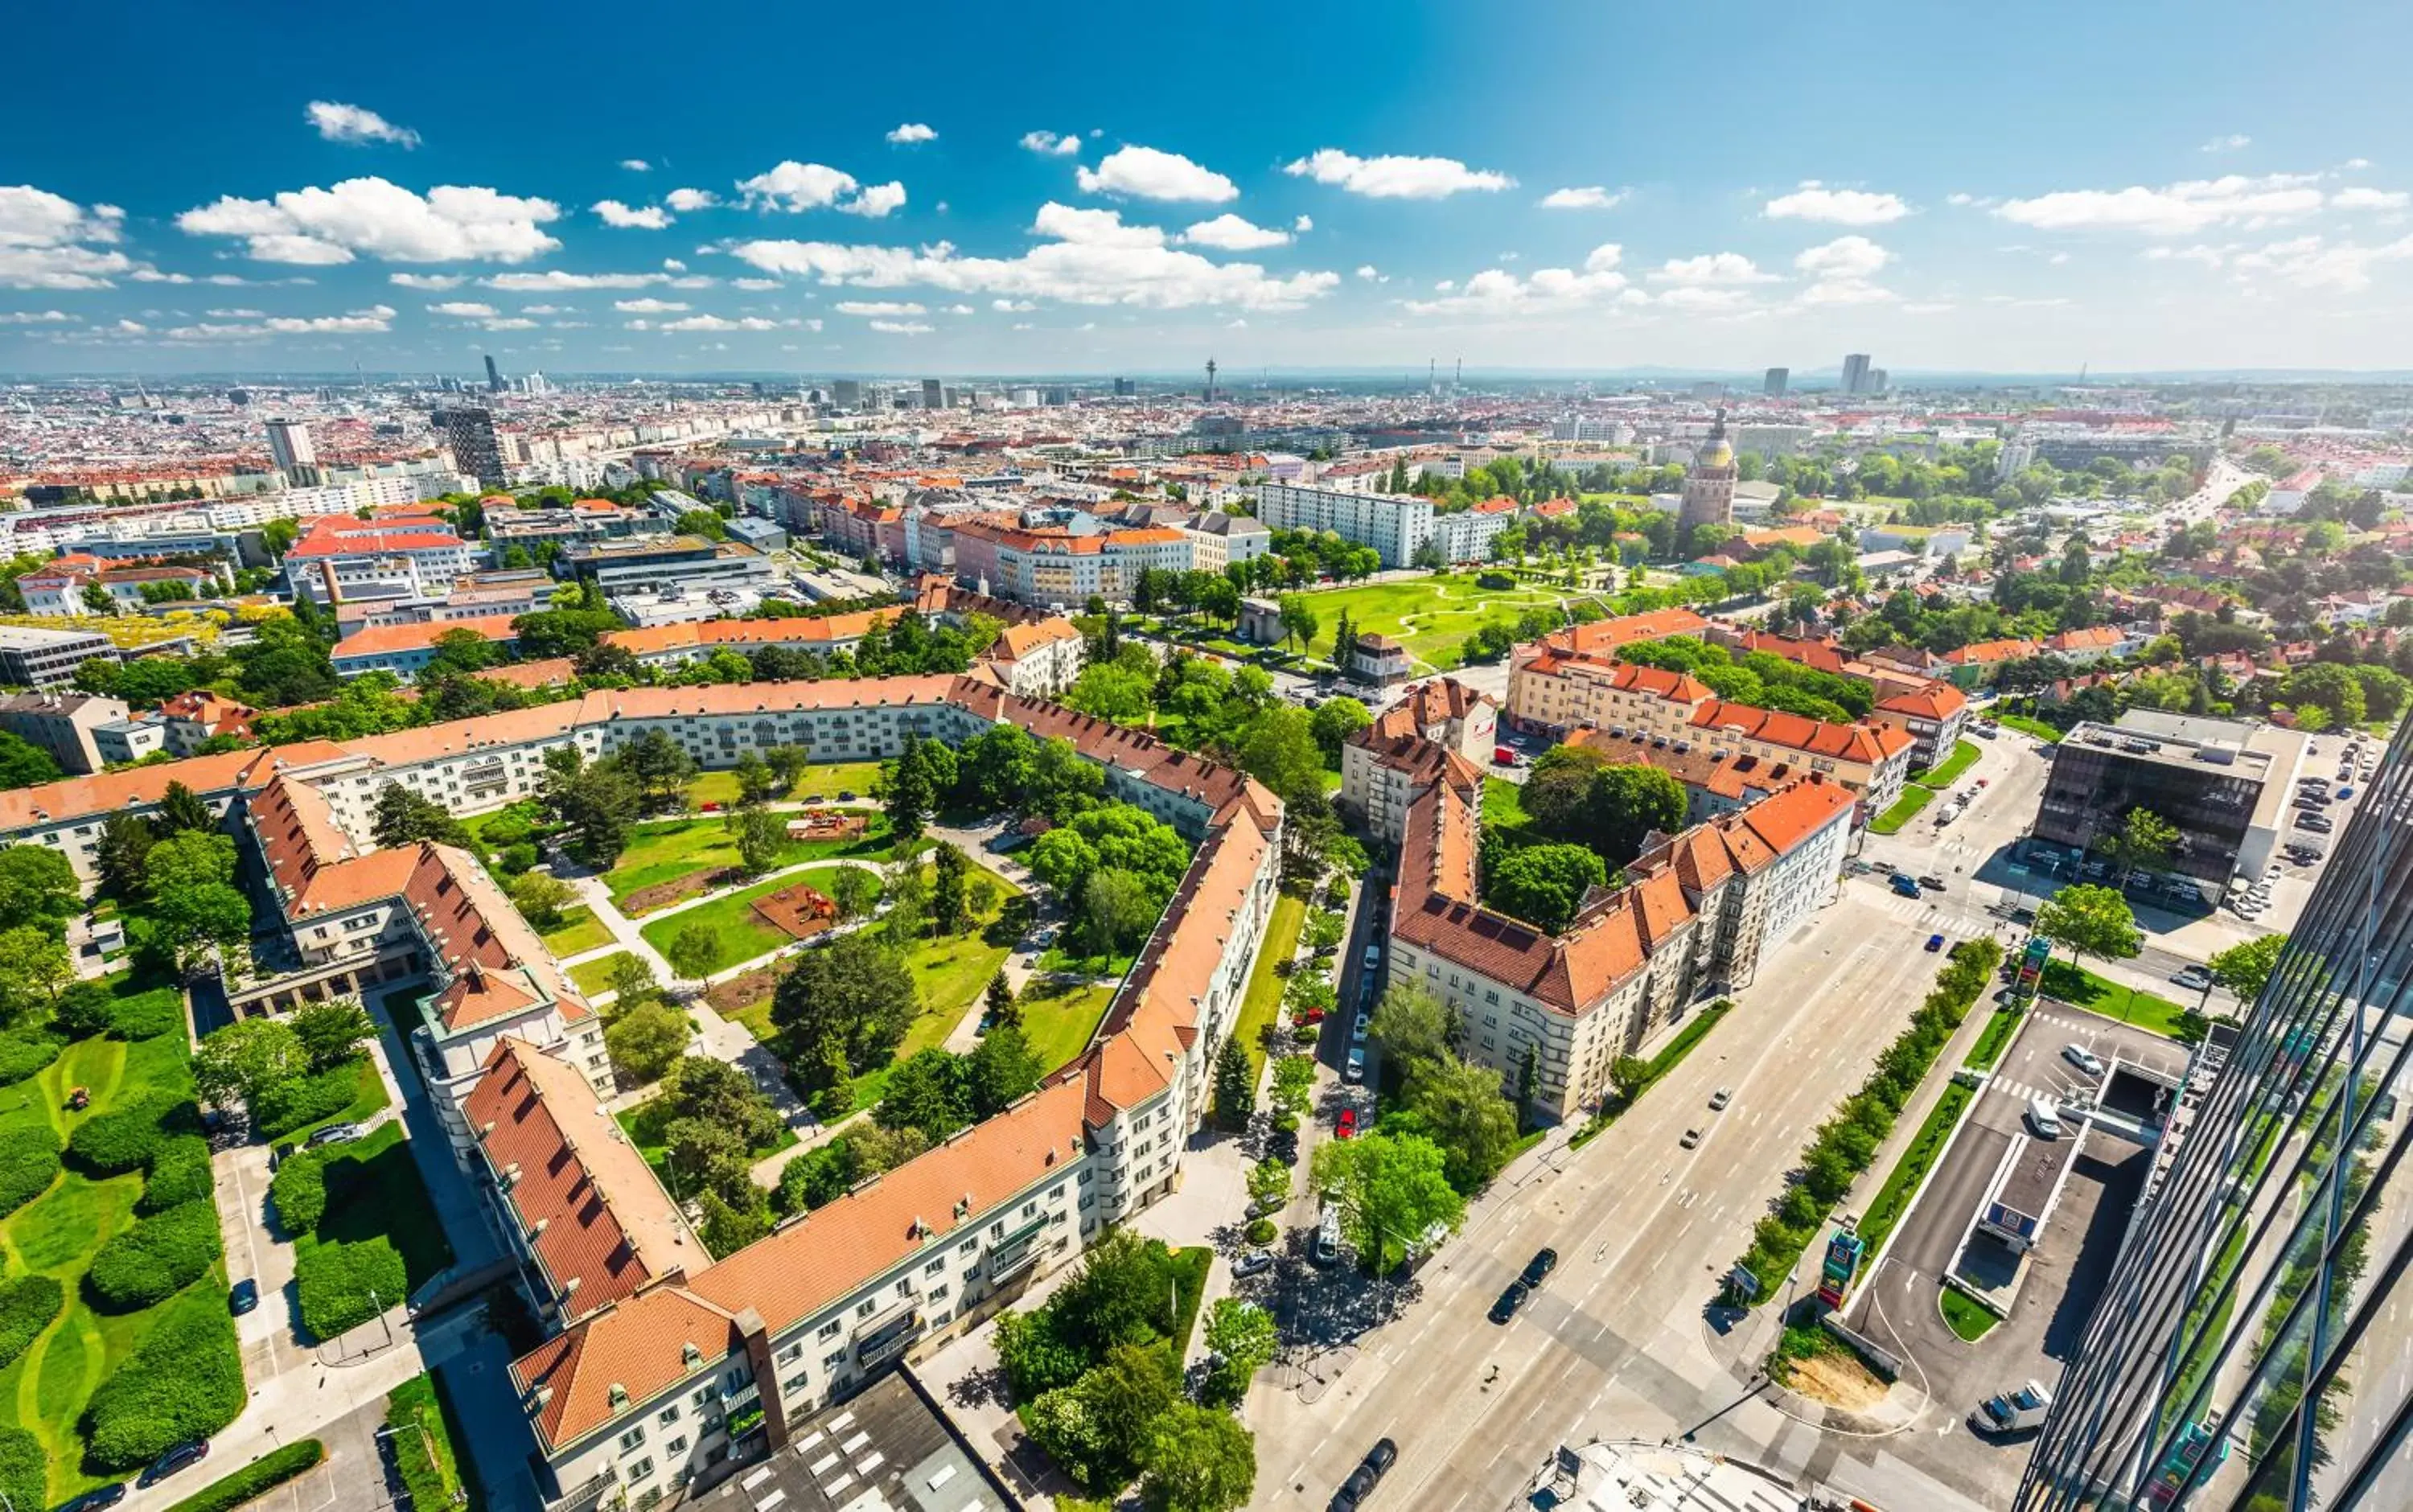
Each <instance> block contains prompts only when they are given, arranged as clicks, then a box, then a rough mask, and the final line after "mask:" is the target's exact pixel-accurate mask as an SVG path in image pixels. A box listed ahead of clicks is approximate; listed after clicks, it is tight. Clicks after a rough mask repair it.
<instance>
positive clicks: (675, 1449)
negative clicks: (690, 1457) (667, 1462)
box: [662, 1433, 687, 1454]
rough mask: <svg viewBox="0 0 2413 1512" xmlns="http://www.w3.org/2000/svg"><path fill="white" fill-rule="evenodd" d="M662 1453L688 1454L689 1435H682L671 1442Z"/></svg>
mask: <svg viewBox="0 0 2413 1512" xmlns="http://www.w3.org/2000/svg"><path fill="white" fill-rule="evenodd" d="M662 1452H663V1453H664V1454H685V1453H687V1435H686V1434H684V1433H682V1434H680V1435H679V1436H678V1437H676V1438H674V1439H673V1440H671V1441H670V1442H669V1443H668V1444H665V1445H662Z"/></svg>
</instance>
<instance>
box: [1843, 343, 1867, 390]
mask: <svg viewBox="0 0 2413 1512" xmlns="http://www.w3.org/2000/svg"><path fill="white" fill-rule="evenodd" d="M1843 392H1844V393H1868V392H1869V354H1868V353H1867V352H1864V351H1856V352H1852V353H1850V354H1848V355H1847V356H1845V357H1844V359H1843Z"/></svg>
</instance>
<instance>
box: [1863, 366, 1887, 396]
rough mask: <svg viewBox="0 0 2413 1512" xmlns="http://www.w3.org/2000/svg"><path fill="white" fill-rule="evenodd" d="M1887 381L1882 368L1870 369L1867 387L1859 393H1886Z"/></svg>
mask: <svg viewBox="0 0 2413 1512" xmlns="http://www.w3.org/2000/svg"><path fill="white" fill-rule="evenodd" d="M1889 381H1890V379H1889V378H1888V377H1887V373H1886V370H1885V369H1884V368H1882V367H1872V368H1870V369H1869V386H1868V387H1867V388H1865V389H1863V390H1861V391H1860V392H1861V393H1885V392H1886V385H1887V383H1888V382H1889Z"/></svg>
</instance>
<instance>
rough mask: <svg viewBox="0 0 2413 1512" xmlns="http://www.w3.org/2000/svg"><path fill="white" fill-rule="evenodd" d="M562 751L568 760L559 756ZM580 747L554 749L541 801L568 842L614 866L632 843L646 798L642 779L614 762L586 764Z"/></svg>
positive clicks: (586, 856)
mask: <svg viewBox="0 0 2413 1512" xmlns="http://www.w3.org/2000/svg"><path fill="white" fill-rule="evenodd" d="M556 754H558V755H561V756H566V757H567V758H568V759H567V760H558V761H557V760H556V759H555V758H556ZM576 756H577V753H576V752H575V751H574V750H573V751H569V752H564V753H548V754H547V756H546V759H545V775H544V778H543V779H542V781H541V782H540V785H539V787H538V790H537V801H538V803H539V804H540V806H541V808H543V810H544V814H545V817H547V818H548V819H551V820H552V821H554V822H555V823H557V824H559V825H560V826H561V841H562V848H563V849H564V850H566V851H568V852H570V855H572V856H573V857H575V858H577V859H578V860H580V861H582V862H584V863H585V864H586V865H587V866H589V867H594V868H595V869H597V870H599V871H600V870H605V869H608V868H609V867H611V865H612V864H613V863H614V862H615V861H617V860H619V859H620V852H622V851H624V850H627V849H628V846H629V826H630V824H631V823H633V822H634V818H635V815H636V812H637V808H638V807H639V803H640V801H641V797H642V794H641V793H639V791H638V787H637V784H636V782H635V780H634V779H633V778H630V777H629V775H628V774H627V773H626V772H625V771H623V770H621V769H620V767H619V766H618V765H617V764H615V763H609V762H597V763H593V764H591V765H582V764H580V763H578V762H577V760H576Z"/></svg>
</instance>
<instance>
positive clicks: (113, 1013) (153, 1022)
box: [109, 987, 185, 1040]
mask: <svg viewBox="0 0 2413 1512" xmlns="http://www.w3.org/2000/svg"><path fill="white" fill-rule="evenodd" d="M184 1027H185V998H184V994H183V993H181V992H179V991H177V990H176V989H175V988H174V987H153V988H152V989H150V990H149V991H148V992H137V993H134V994H131V995H130V996H127V997H123V998H119V999H117V1000H116V1001H115V1002H113V1003H112V1004H111V1007H110V1011H109V1032H110V1035H111V1038H113V1039H120V1040H154V1039H157V1038H158V1037H159V1036H160V1035H162V1034H169V1033H175V1032H179V1031H181V1030H183V1029H184Z"/></svg>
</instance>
